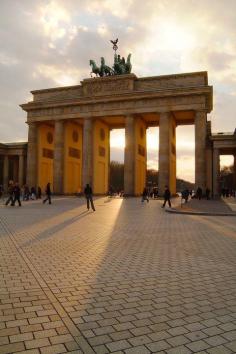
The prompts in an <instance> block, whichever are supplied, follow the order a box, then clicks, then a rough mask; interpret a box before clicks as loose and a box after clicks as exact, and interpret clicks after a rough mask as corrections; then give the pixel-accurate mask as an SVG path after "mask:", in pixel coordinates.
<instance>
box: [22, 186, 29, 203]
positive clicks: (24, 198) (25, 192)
mask: <svg viewBox="0 0 236 354" xmlns="http://www.w3.org/2000/svg"><path fill="white" fill-rule="evenodd" d="M29 196H30V191H29V187H28V185H27V184H25V185H24V196H23V200H29Z"/></svg>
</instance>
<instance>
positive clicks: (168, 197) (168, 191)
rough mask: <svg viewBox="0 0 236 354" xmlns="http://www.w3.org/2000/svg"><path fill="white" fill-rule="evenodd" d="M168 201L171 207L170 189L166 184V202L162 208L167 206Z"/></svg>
mask: <svg viewBox="0 0 236 354" xmlns="http://www.w3.org/2000/svg"><path fill="white" fill-rule="evenodd" d="M166 202H168V204H169V207H170V208H171V202H170V190H169V188H168V186H165V192H164V203H163V205H162V208H164V207H165V205H166Z"/></svg>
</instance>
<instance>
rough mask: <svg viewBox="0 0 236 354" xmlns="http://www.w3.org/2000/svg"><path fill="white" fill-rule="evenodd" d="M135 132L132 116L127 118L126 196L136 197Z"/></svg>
mask: <svg viewBox="0 0 236 354" xmlns="http://www.w3.org/2000/svg"><path fill="white" fill-rule="evenodd" d="M134 161H135V131H134V117H133V116H132V115H129V116H126V117H125V161H124V194H125V195H127V196H131V195H134V182H135V176H134V174H135V169H134Z"/></svg>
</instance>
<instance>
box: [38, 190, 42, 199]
mask: <svg viewBox="0 0 236 354" xmlns="http://www.w3.org/2000/svg"><path fill="white" fill-rule="evenodd" d="M41 197H42V189H41V187H38V199H41Z"/></svg>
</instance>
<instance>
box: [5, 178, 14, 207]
mask: <svg viewBox="0 0 236 354" xmlns="http://www.w3.org/2000/svg"><path fill="white" fill-rule="evenodd" d="M13 187H14V184H13V181H9V185H8V190H7V193H8V198H7V201H6V203H5V205H8V204H9V203H10V202H11V206H14V204H13V203H14V191H13Z"/></svg>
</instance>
